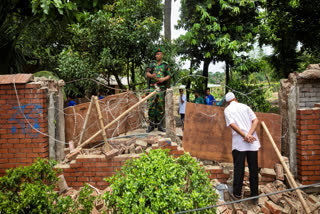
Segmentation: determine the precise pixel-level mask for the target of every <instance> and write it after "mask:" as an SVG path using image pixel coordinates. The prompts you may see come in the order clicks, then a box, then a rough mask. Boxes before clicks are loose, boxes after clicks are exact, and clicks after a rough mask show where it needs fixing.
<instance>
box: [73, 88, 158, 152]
mask: <svg viewBox="0 0 320 214" xmlns="http://www.w3.org/2000/svg"><path fill="white" fill-rule="evenodd" d="M157 93H158V91H157V90H155V91H153V92H152V93H150V94H149V95H148V96H146V97H145V98H143V99H142V100H140V101H139V102H137V103H136V104H134V105H133V106H131V107H130V108H129V109H128V110H126V111H125V112H123V113H122V114H121V115H120V116H119V117H117V118H116V119H114V120H113V121H112V122H111V123H109V124H108V125H106V126H105V127H103V129H107V128H109V127H110V126H112V125H113V124H115V123H116V122H117V121H119V120H120V119H122V118H123V117H124V116H126V115H127V114H128V113H129V112H130V111H132V110H133V109H135V108H136V107H138V106H139V105H141V103H144V102H145V101H146V100H148V99H149V98H151V97H153V96H154V95H155V94H157ZM101 132H102V130H99V131H97V132H96V133H95V134H94V135H92V136H91V137H90V138H89V139H87V140H86V141H85V142H83V143H82V144H80V145H79V146H78V147H77V148H82V147H83V146H85V145H87V144H88V143H89V142H90V141H91V140H93V139H94V138H95V137H97V136H98V135H99V134H100V133H101Z"/></svg>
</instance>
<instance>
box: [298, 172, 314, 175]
mask: <svg viewBox="0 0 320 214" xmlns="http://www.w3.org/2000/svg"><path fill="white" fill-rule="evenodd" d="M299 175H314V171H301V172H299Z"/></svg>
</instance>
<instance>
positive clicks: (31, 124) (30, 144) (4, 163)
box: [0, 83, 49, 176]
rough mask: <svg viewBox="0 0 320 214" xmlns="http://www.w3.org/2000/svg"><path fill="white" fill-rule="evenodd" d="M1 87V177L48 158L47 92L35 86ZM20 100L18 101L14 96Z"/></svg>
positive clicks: (27, 84)
mask: <svg viewBox="0 0 320 214" xmlns="http://www.w3.org/2000/svg"><path fill="white" fill-rule="evenodd" d="M15 86H16V90H17V91H16V90H15V87H14V84H12V83H11V84H0V176H3V175H4V174H5V170H6V169H9V168H15V167H18V166H26V165H31V164H32V163H33V162H35V160H36V159H37V158H38V157H40V158H48V148H49V145H48V137H47V136H44V135H42V134H40V133H39V132H38V131H40V132H42V133H46V134H48V121H47V93H48V92H47V89H40V88H41V85H40V84H36V83H23V84H16V85H15ZM16 92H17V95H18V97H19V102H20V104H19V103H18V99H17V95H16Z"/></svg>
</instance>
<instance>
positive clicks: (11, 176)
mask: <svg viewBox="0 0 320 214" xmlns="http://www.w3.org/2000/svg"><path fill="white" fill-rule="evenodd" d="M54 165H55V162H54V161H48V160H42V159H38V160H37V162H36V163H34V164H33V165H32V166H26V167H23V168H22V167H18V168H15V169H9V170H7V174H6V175H5V176H3V177H0V213H52V214H53V213H54V214H56V213H58V214H59V213H61V214H63V213H76V214H78V213H79V214H80V213H81V214H82V213H83V214H85V213H90V212H91V210H92V208H93V200H94V197H93V196H91V195H90V194H91V193H92V190H91V189H90V188H89V187H88V186H85V187H84V188H82V190H81V191H80V193H79V198H78V201H73V200H72V199H71V197H70V196H67V197H62V196H59V194H58V193H57V192H56V191H54V188H55V185H56V182H57V181H58V178H57V172H56V171H54V170H53V166H54Z"/></svg>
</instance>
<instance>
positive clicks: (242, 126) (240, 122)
mask: <svg viewBox="0 0 320 214" xmlns="http://www.w3.org/2000/svg"><path fill="white" fill-rule="evenodd" d="M226 101H227V103H228V107H227V108H226V109H225V110H224V116H225V120H226V125H227V127H231V128H232V158H233V191H232V196H233V197H234V198H235V199H240V198H241V192H242V184H243V178H244V167H245V159H247V163H248V167H249V181H250V191H251V196H257V195H258V181H259V180H258V150H259V148H260V142H259V140H258V136H257V134H256V132H255V131H256V128H257V125H258V123H259V120H258V119H257V117H256V115H255V113H254V112H253V111H252V110H251V108H250V107H249V106H247V105H245V104H242V103H238V101H237V99H236V97H235V95H234V94H233V93H232V92H229V93H227V94H226ZM257 201H258V200H256V199H254V200H252V202H253V203H254V204H257Z"/></svg>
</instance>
